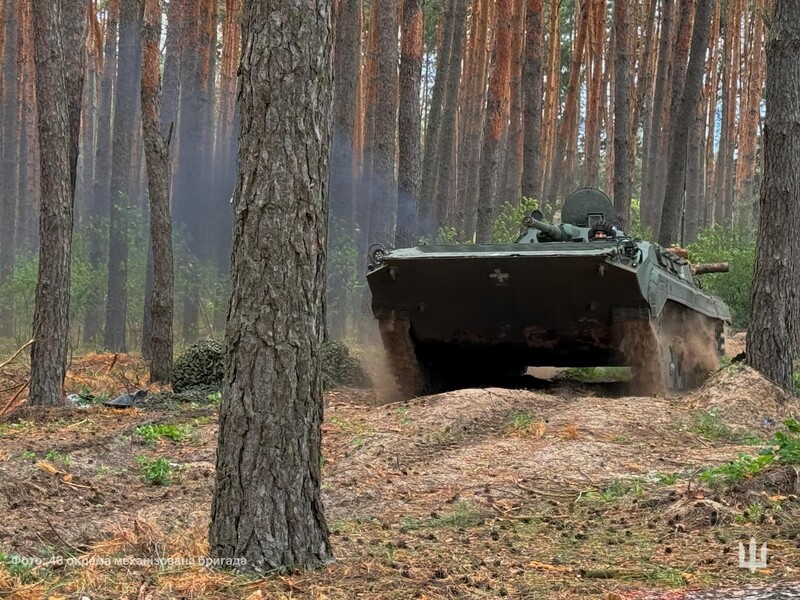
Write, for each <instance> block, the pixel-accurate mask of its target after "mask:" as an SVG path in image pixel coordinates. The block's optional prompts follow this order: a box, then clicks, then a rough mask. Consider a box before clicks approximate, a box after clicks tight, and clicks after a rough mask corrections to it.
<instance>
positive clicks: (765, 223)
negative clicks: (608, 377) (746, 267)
mask: <svg viewBox="0 0 800 600" xmlns="http://www.w3.org/2000/svg"><path fill="white" fill-rule="evenodd" d="M798 56H800V3H798V2H796V1H795V0H775V11H774V14H773V16H772V18H771V19H770V28H769V33H768V35H767V88H766V101H767V115H766V120H765V123H764V138H765V139H764V181H763V183H762V185H761V200H760V203H759V207H760V222H759V226H758V237H757V240H758V241H757V243H756V266H755V276H754V278H753V291H752V296H751V306H752V308H751V312H752V314H751V317H750V325H749V327H748V330H747V362H748V363H749V364H750V365H751V366H752V367H754V368H756V369H758V370H759V371H761V372H762V373H763V374H764V375H765V376H766V377H768V378H769V379H771V380H772V381H774V382H775V383H777V384H778V385H780V386H781V387H782V388H784V389H785V390H788V391H791V392H794V389H795V388H794V382H793V380H792V366H793V365H792V362H793V359H794V357H795V355H796V351H797V338H798V333H800V326H799V325H800V324H798V314H800V313H799V311H798V300H797V293H796V290H797V273H798V268H797V260H798V258H800V248H798V240H797V236H796V235H787V232H796V231H797V230H798V228H800V170H798V169H797V165H798V164H800V61H798V60H797V57H798Z"/></svg>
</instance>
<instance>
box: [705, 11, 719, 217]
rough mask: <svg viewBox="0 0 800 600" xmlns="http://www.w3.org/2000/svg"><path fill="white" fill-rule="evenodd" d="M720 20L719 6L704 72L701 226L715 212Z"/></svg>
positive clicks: (715, 15) (715, 12) (715, 14)
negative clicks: (703, 200) (704, 120)
mask: <svg viewBox="0 0 800 600" xmlns="http://www.w3.org/2000/svg"><path fill="white" fill-rule="evenodd" d="M721 18H722V13H721V8H720V6H719V4H717V5H716V7H715V8H714V25H713V27H712V31H711V42H710V44H709V46H710V50H709V64H708V67H707V68H706V71H707V72H708V73H709V77H708V81H707V82H706V83H707V85H706V93H705V96H706V99H707V103H706V113H705V119H706V125H705V128H706V130H707V132H708V134H707V137H706V139H707V140H708V143H706V148H705V152H706V157H705V168H706V176H705V194H704V195H705V198H706V201H705V204H704V206H703V220H702V225H703V226H707V225H711V224H712V223H714V212H715V198H716V194H715V193H714V189H715V185H714V182H715V171H716V169H715V165H716V163H715V160H714V147H715V145H716V143H715V142H716V139H717V137H716V131H717V98H718V97H719V74H720V67H719V63H720V49H719V45H720V21H721Z"/></svg>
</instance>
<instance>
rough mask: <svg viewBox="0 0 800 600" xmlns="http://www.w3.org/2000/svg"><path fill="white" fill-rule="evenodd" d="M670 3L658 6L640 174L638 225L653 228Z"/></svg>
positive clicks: (668, 66) (664, 120) (665, 107)
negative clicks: (646, 139)
mask: <svg viewBox="0 0 800 600" xmlns="http://www.w3.org/2000/svg"><path fill="white" fill-rule="evenodd" d="M673 2H674V0H663V1H662V4H661V19H662V21H661V38H660V40H659V47H658V67H657V69H656V87H655V91H654V93H653V110H652V120H651V123H650V138H649V143H648V149H647V168H646V171H645V172H644V173H643V175H642V198H641V210H642V223H643V224H644V225H646V226H648V227H651V228H652V229H653V231H655V230H656V229H657V225H658V223H657V222H656V220H657V218H658V214H660V209H661V203H660V202H659V200H658V198H657V193H658V192H657V190H658V187H657V182H658V164H659V161H660V160H662V159H663V156H662V155H661V154H660V153H661V149H662V148H663V145H664V144H663V138H664V135H665V130H664V128H665V127H666V126H667V125H668V119H669V106H670V102H669V97H668V96H669V91H670V79H671V75H672V22H673V12H674V10H673V8H674V4H673Z"/></svg>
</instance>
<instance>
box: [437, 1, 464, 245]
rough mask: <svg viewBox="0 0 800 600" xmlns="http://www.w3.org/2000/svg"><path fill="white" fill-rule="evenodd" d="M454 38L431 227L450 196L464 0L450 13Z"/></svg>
mask: <svg viewBox="0 0 800 600" xmlns="http://www.w3.org/2000/svg"><path fill="white" fill-rule="evenodd" d="M453 19H454V23H453V40H452V44H451V47H450V60H449V61H448V65H447V79H446V80H445V92H444V107H443V109H442V116H441V123H440V126H439V140H438V144H437V145H438V149H437V150H436V162H437V173H436V177H435V179H434V185H433V188H432V191H433V193H434V194H435V196H434V197H435V199H436V200H435V203H436V212H435V215H434V222H433V230H434V231H437V230H438V229H439V227H441V226H442V225H444V224H445V221H446V218H447V205H448V203H449V199H450V179H451V177H452V174H453V167H454V161H455V159H456V154H455V149H456V144H457V135H456V131H457V130H456V114H457V112H458V88H459V83H460V82H461V55H462V52H463V48H464V37H465V27H466V20H467V2H466V0H462V1H461V2H456V8H455V14H454V15H453Z"/></svg>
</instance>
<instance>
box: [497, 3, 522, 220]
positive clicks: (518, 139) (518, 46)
mask: <svg viewBox="0 0 800 600" xmlns="http://www.w3.org/2000/svg"><path fill="white" fill-rule="evenodd" d="M512 33H513V37H512V40H511V75H510V86H511V104H510V108H509V117H510V124H509V127H508V135H507V136H506V144H505V152H504V153H503V154H504V156H503V158H504V165H503V170H502V172H501V173H500V174H501V177H502V179H501V180H500V182H499V187H498V198H497V204H498V205H502V204H503V203H504V202H509V203H511V204H517V203H518V202H519V200H520V197H521V195H522V152H523V136H524V134H525V132H524V131H523V125H524V124H523V120H522V117H523V93H524V90H523V82H522V63H523V62H524V56H523V55H524V53H525V50H524V48H525V1H524V0H517V1H516V2H515V4H514V29H513V32H512Z"/></svg>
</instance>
